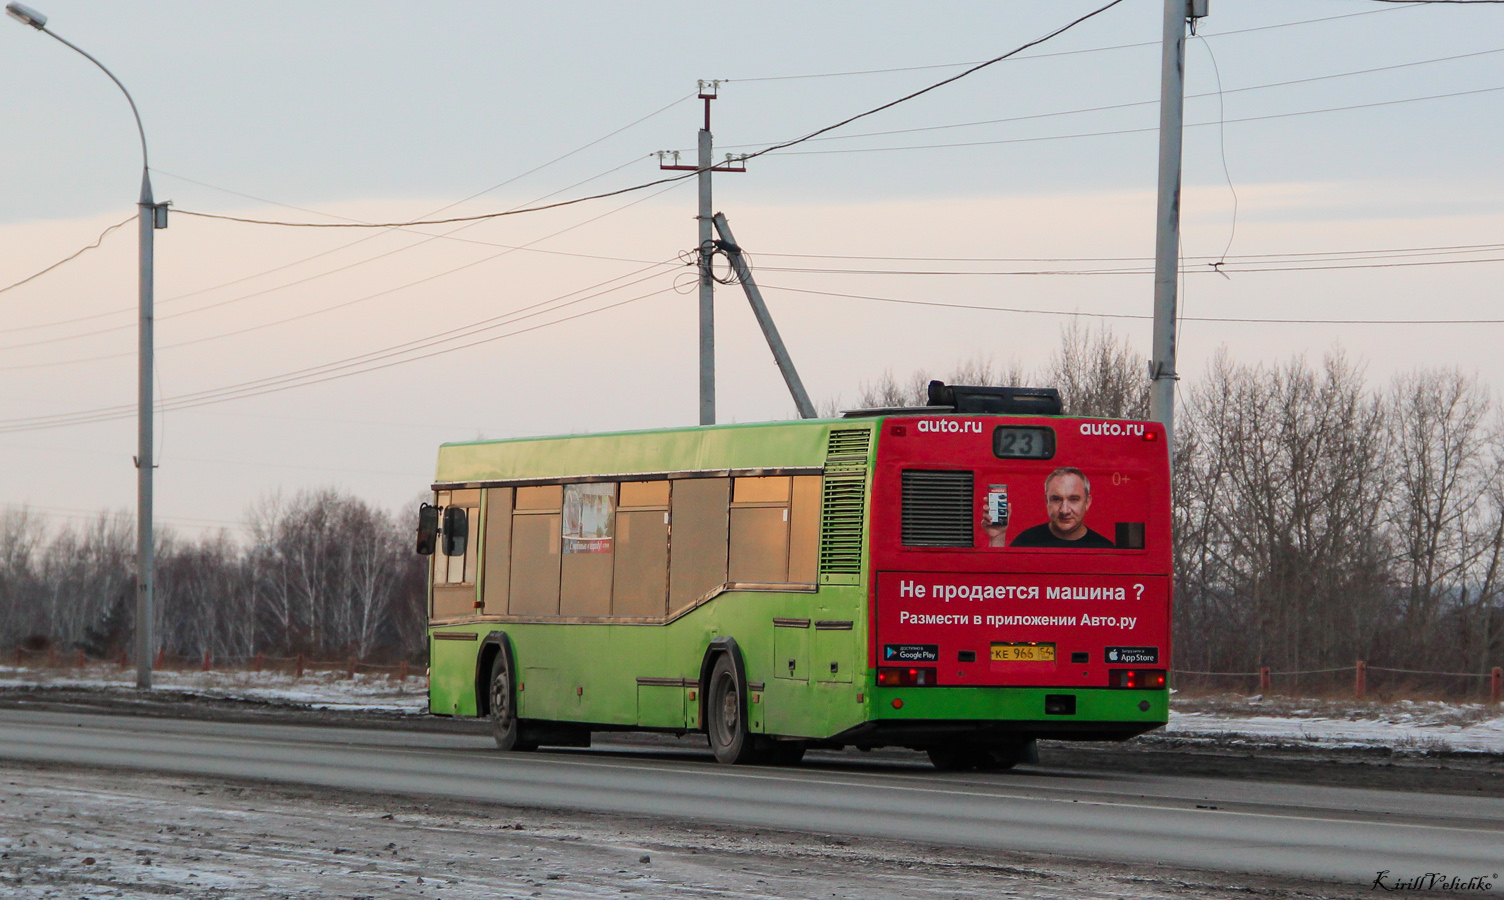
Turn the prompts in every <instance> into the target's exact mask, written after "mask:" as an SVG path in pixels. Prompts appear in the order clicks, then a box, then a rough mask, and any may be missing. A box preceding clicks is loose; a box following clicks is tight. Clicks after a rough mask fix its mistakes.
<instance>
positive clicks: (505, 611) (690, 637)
mask: <svg viewBox="0 0 1504 900" xmlns="http://www.w3.org/2000/svg"><path fill="white" fill-rule="evenodd" d="M954 390H955V396H957V397H961V398H962V399H961V400H960V401H959V402H957V403H956V404H955V405H954V406H953V407H950V408H940V409H937V408H933V407H931V408H924V409H922V410H917V411H915V412H905V411H902V410H889V411H875V413H873V414H865V415H857V416H853V417H847V418H841V419H819V420H804V421H796V422H778V423H767V424H761V425H732V426H707V427H700V428H684V429H667V430H660V431H645V432H633V433H619V434H599V435H582V436H571V437H560V438H543V439H528V440H516V441H491V442H477V443H468V444H446V445H444V447H443V448H441V450H440V454H439V467H438V478H437V479H436V481H435V483H434V485H433V489H434V501H433V503H432V505H426V506H425V509H424V510H423V511H422V513H421V515H420V528H419V536H418V544H419V547H418V549H419V552H429V553H431V554H432V560H433V563H432V569H431V572H432V578H431V589H430V607H429V608H430V709H431V711H432V712H434V713H437V714H440V715H470V716H487V717H489V718H490V719H491V721H492V726H493V730H494V732H495V734H496V737H497V742H498V745H499V746H500V747H501V748H502V749H506V750H527V749H531V748H533V747H536V746H538V745H540V744H561V745H571V746H581V745H588V743H589V740H590V735H591V733H592V732H603V731H613V730H629V729H643V730H658V731H667V732H672V733H678V734H684V733H704V734H706V735H707V737H708V739H709V742H710V745H711V749H712V750H713V751H714V753H715V755H716V757H717V758H718V759H720V760H721V761H723V762H735V763H745V762H779V763H792V762H796V761H797V760H798V759H799V758H800V757H801V756H802V755H803V753H804V751H805V750H806V749H807V748H809V747H825V748H833V747H841V746H856V747H859V748H873V747H879V746H902V747H910V748H914V749H919V750H924V751H927V752H928V753H929V755H930V758H931V759H932V760H933V761H934V763H935V764H936V765H937V766H939V767H941V768H949V769H954V768H972V767H981V768H1000V767H1008V766H1011V765H1014V764H1016V763H1017V762H1020V761H1024V760H1027V759H1031V758H1032V756H1033V753H1034V749H1033V748H1034V741H1035V740H1036V739H1038V738H1054V739H1078V740H1122V739H1125V738H1127V737H1131V736H1133V735H1135V734H1139V733H1142V732H1144V731H1147V730H1149V729H1151V728H1155V727H1158V726H1160V725H1163V724H1164V723H1165V721H1166V717H1167V701H1168V691H1167V687H1166V673H1167V671H1168V669H1169V665H1170V625H1169V623H1170V603H1171V590H1172V588H1171V578H1170V574H1171V559H1172V555H1171V546H1170V502H1169V491H1170V487H1169V461H1168V452H1167V448H1166V445H1165V439H1164V431H1163V428H1162V427H1161V426H1160V425H1158V424H1156V423H1148V422H1129V421H1112V420H1087V419H1073V418H1068V417H1064V416H1060V415H1058V414H1054V415H1047V414H1040V410H1039V404H1037V403H1030V404H1024V407H1025V408H1024V409H1023V410H1022V411H1019V410H1016V409H1013V408H1010V406H1009V403H1010V402H1011V401H1010V400H1009V398H1008V397H1005V396H1004V397H999V396H994V395H988V394H987V393H986V392H987V391H989V390H991V391H995V392H998V393H1002V392H1004V391H1006V390H1008V389H962V388H955V389H954ZM963 390H967V391H972V392H977V393H981V394H982V400H981V401H980V402H978V401H976V400H975V399H972V400H968V399H967V398H965V397H964V396H963ZM1033 393H1034V394H1035V395H1038V394H1040V393H1042V392H1037V391H1036V392H1033ZM947 396H949V395H947ZM1056 409H1057V410H1058V402H1057V407H1056Z"/></svg>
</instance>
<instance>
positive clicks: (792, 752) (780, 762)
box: [765, 741, 809, 766]
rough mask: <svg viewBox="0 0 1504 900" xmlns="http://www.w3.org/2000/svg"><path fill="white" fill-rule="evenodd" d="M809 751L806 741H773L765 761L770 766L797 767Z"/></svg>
mask: <svg viewBox="0 0 1504 900" xmlns="http://www.w3.org/2000/svg"><path fill="white" fill-rule="evenodd" d="M807 749H809V747H808V745H807V744H805V743H804V741H772V742H770V744H769V746H768V747H767V750H766V753H765V759H766V761H767V763H768V765H770V766H797V765H799V762H800V761H801V760H803V759H804V751H805V750H807Z"/></svg>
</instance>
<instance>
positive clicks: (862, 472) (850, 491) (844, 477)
mask: <svg viewBox="0 0 1504 900" xmlns="http://www.w3.org/2000/svg"><path fill="white" fill-rule="evenodd" d="M871 446H872V429H870V428H843V429H839V430H837V429H832V430H831V432H830V443H829V444H828V446H827V448H826V453H825V478H824V487H823V496H822V497H821V503H820V573H821V574H822V575H860V574H861V571H862V527H863V524H864V522H865V520H866V512H867V510H866V504H867V454H868V453H869V452H870V448H871Z"/></svg>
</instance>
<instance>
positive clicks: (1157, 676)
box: [1107, 669, 1165, 689]
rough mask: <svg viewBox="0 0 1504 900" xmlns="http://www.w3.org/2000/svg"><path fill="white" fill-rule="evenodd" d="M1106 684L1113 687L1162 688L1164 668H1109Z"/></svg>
mask: <svg viewBox="0 0 1504 900" xmlns="http://www.w3.org/2000/svg"><path fill="white" fill-rule="evenodd" d="M1107 686H1108V687H1115V688H1149V689H1153V688H1162V687H1164V686H1165V670H1164V669H1109V670H1108V671H1107Z"/></svg>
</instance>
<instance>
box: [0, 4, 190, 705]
mask: <svg viewBox="0 0 1504 900" xmlns="http://www.w3.org/2000/svg"><path fill="white" fill-rule="evenodd" d="M5 12H6V14H7V15H9V16H10V17H11V18H13V19H15V20H16V21H18V22H20V23H21V24H23V25H30V26H31V27H32V28H35V29H36V30H37V31H40V32H42V33H43V34H45V35H47V36H48V37H51V38H53V39H55V40H57V41H58V42H59V43H61V44H63V45H64V46H66V47H68V48H69V49H71V50H74V51H76V52H77V53H78V54H79V55H81V56H83V58H84V59H87V60H88V61H89V62H91V63H93V64H94V65H96V66H98V67H99V70H100V71H101V72H103V73H104V74H106V75H108V76H110V80H111V81H113V82H115V86H116V87H118V88H120V92H121V93H123V94H125V100H126V102H127V103H129V104H130V105H131V115H133V116H135V117H136V131H137V132H138V133H139V134H140V135H141V198H140V200H138V201H137V205H138V209H139V210H140V229H139V234H140V238H141V249H140V260H139V266H140V320H139V334H138V347H139V357H140V359H139V362H140V365H139V367H138V371H137V401H138V410H137V417H136V418H137V429H136V430H137V433H136V459H135V463H136V567H137V570H138V572H139V574H138V576H137V579H136V687H138V688H143V689H145V688H150V687H151V666H152V647H153V645H154V644H155V643H156V641H155V639H154V636H153V631H154V630H155V629H154V627H153V626H154V623H155V616H154V615H153V606H154V599H155V598H154V594H155V591H154V588H155V585H154V582H155V576H156V553H155V549H156V548H155V546H154V544H153V534H152V509H151V501H152V496H151V495H152V468H153V466H152V368H153V364H152V355H153V349H154V344H155V338H154V335H153V324H154V321H155V313H154V312H153V309H152V306H153V297H152V286H153V275H152V242H153V240H152V238H153V235H152V232H153V231H155V230H156V229H158V228H166V227H167V206H166V204H161V205H158V204H157V202H156V201H155V200H154V199H152V195H151V168H150V166H149V165H148V164H147V157H146V129H145V128H143V127H142V126H141V113H140V112H139V111H137V109H136V101H135V100H134V99H132V97H131V92H130V91H127V90H126V89H125V85H123V84H121V83H120V79H118V78H116V77H115V73H113V72H111V71H110V70H109V69H107V68H105V66H104V63H102V62H100V61H99V60H97V59H95V58H94V57H92V56H90V55H89V54H88V53H86V52H84V51H83V50H82V49H80V48H79V47H77V46H75V45H73V44H72V43H69V42H68V41H67V40H65V39H64V38H61V37H59V36H58V35H57V34H55V33H53V32H52V31H49V30H48V29H47V17H46V16H44V15H42V14H41V13H39V12H37V11H36V10H34V9H31V8H30V7H27V6H23V5H22V4H20V3H15V2H11V3H7V4H5Z"/></svg>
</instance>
